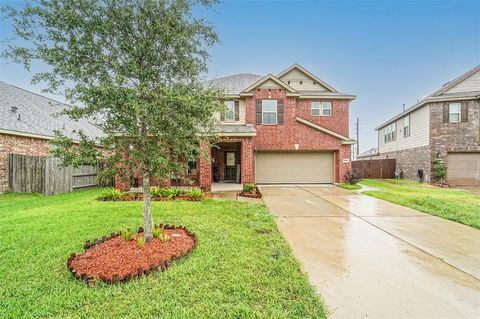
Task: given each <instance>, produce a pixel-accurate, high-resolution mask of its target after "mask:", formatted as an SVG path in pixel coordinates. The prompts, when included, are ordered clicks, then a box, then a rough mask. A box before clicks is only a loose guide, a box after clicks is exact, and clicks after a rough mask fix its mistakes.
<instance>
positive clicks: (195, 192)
mask: <svg viewBox="0 0 480 319" xmlns="http://www.w3.org/2000/svg"><path fill="white" fill-rule="evenodd" d="M187 196H188V197H191V198H202V197H203V192H202V190H201V189H200V188H196V187H193V188H192V189H191V190H190V191H189V192H188V193H187Z"/></svg>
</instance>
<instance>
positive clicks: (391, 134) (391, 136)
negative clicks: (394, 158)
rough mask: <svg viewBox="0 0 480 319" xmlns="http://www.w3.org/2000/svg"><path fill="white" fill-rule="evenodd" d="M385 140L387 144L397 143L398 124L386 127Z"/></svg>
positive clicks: (394, 123)
mask: <svg viewBox="0 0 480 319" xmlns="http://www.w3.org/2000/svg"><path fill="white" fill-rule="evenodd" d="M383 138H384V141H385V143H388V142H391V141H395V140H396V139H397V123H396V122H393V123H392V124H389V125H387V126H385V128H384V130H383Z"/></svg>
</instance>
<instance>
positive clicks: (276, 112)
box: [262, 99, 278, 125]
mask: <svg viewBox="0 0 480 319" xmlns="http://www.w3.org/2000/svg"><path fill="white" fill-rule="evenodd" d="M263 101H275V112H273V111H268V112H265V111H264V110H263ZM272 113H275V123H264V122H263V114H272ZM277 124H278V102H277V100H273V99H263V100H262V125H277Z"/></svg>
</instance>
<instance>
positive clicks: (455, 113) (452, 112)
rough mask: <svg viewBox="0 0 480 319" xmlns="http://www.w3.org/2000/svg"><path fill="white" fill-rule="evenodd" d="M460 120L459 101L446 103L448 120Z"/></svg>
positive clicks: (455, 121)
mask: <svg viewBox="0 0 480 319" xmlns="http://www.w3.org/2000/svg"><path fill="white" fill-rule="evenodd" d="M460 120H461V107H460V103H450V104H449V105H448V121H449V122H450V123H458V122H460Z"/></svg>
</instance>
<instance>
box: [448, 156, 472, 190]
mask: <svg viewBox="0 0 480 319" xmlns="http://www.w3.org/2000/svg"><path fill="white" fill-rule="evenodd" d="M447 181H448V183H449V184H451V185H462V186H480V153H448V155H447Z"/></svg>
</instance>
